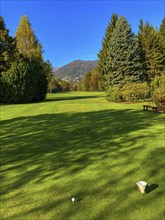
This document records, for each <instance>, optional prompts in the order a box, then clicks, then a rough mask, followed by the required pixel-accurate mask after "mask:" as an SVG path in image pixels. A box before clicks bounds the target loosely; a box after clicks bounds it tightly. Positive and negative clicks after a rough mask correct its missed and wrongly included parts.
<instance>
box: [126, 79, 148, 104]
mask: <svg viewBox="0 0 165 220" xmlns="http://www.w3.org/2000/svg"><path fill="white" fill-rule="evenodd" d="M149 91H150V90H149V86H148V84H147V83H146V82H144V83H127V84H125V85H124V86H123V87H122V95H123V100H124V101H130V102H137V101H140V100H145V99H146V98H148V97H149Z"/></svg>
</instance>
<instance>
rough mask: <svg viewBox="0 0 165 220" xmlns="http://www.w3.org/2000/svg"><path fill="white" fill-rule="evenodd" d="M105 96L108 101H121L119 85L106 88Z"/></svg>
mask: <svg viewBox="0 0 165 220" xmlns="http://www.w3.org/2000/svg"><path fill="white" fill-rule="evenodd" d="M106 98H107V100H108V101H110V102H121V101H122V100H123V96H122V92H121V90H120V85H114V86H111V87H110V88H109V89H108V90H107V94H106Z"/></svg>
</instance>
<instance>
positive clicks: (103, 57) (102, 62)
mask: <svg viewBox="0 0 165 220" xmlns="http://www.w3.org/2000/svg"><path fill="white" fill-rule="evenodd" d="M117 20H118V15H116V14H112V17H111V20H110V22H109V24H108V27H107V29H106V33H105V37H104V38H103V41H102V49H101V50H100V51H99V54H98V58H99V60H98V71H99V73H100V75H105V74H107V70H106V68H105V66H106V61H107V56H108V52H109V48H108V45H109V42H110V40H111V37H112V33H113V31H114V29H115V27H116V22H117Z"/></svg>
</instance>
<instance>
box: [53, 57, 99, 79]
mask: <svg viewBox="0 0 165 220" xmlns="http://www.w3.org/2000/svg"><path fill="white" fill-rule="evenodd" d="M96 65H97V60H95V61H83V60H76V61H73V62H71V63H68V64H66V65H65V66H63V67H61V68H60V69H58V70H57V71H55V72H54V75H55V77H57V78H59V79H62V80H67V81H79V80H81V79H82V77H83V76H84V74H85V73H87V72H90V71H92V70H93V69H94V68H95V67H96Z"/></svg>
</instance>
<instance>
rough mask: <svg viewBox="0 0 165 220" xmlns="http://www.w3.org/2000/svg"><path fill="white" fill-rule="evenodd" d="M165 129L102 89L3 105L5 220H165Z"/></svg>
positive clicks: (154, 116)
mask: <svg viewBox="0 0 165 220" xmlns="http://www.w3.org/2000/svg"><path fill="white" fill-rule="evenodd" d="M164 129H165V126H164V115H163V114H159V113H152V112H148V111H143V110H142V104H120V103H108V102H107V101H106V99H105V98H104V93H99V92H98V93H97V92H96V93H87V92H86V93H85V92H84V93H83V92H81V93H78V92H75V93H63V94H53V95H49V96H48V98H47V100H46V101H45V102H42V103H34V104H19V105H1V173H0V178H1V187H0V190H1V204H2V205H1V208H0V217H1V219H11V220H13V219H21V220H29V219H34V220H35V219H36V220H40V219H43V220H47V219H52V220H70V219H74V220H79V219H81V220H96V219H97V220H104V219H106V220H120V219H121V220H130V219H131V220H146V219H148V220H163V219H164V217H165V213H164V207H165V197H164V189H165V175H164V159H165V151H164V147H165V146H164ZM139 180H145V181H147V182H148V184H149V185H150V187H149V190H148V193H146V194H141V193H140V192H138V191H137V189H136V186H135V183H136V182H137V181H139ZM154 184H155V185H154ZM156 186H158V187H157V188H156ZM72 197H76V198H77V201H76V202H75V203H74V204H73V203H72V202H71V198H72Z"/></svg>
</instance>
